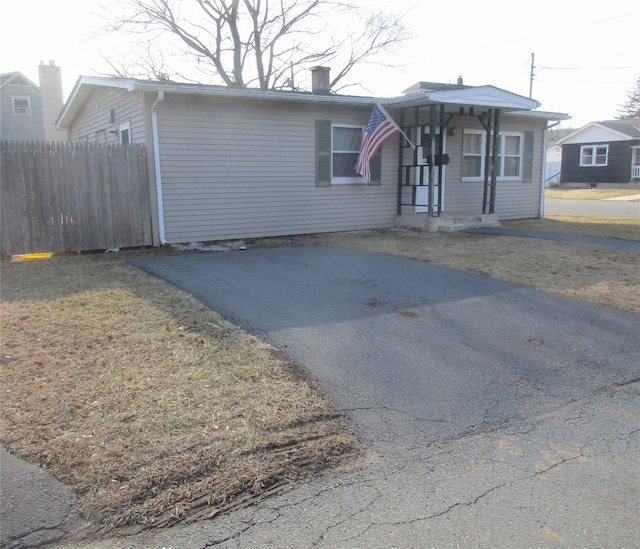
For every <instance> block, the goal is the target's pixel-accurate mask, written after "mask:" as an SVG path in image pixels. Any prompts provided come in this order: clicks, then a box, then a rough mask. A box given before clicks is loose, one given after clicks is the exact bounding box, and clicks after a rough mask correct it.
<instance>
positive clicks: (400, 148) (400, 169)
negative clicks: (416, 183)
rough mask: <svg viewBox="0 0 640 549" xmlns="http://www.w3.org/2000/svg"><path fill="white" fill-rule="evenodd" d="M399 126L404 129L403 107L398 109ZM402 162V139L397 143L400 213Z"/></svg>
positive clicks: (400, 202)
mask: <svg viewBox="0 0 640 549" xmlns="http://www.w3.org/2000/svg"><path fill="white" fill-rule="evenodd" d="M400 127H401V128H403V129H404V109H402V108H401V109H400ZM403 162H404V147H403V144H402V139H400V140H399V144H398V207H397V212H396V213H397V214H398V215H402V164H403Z"/></svg>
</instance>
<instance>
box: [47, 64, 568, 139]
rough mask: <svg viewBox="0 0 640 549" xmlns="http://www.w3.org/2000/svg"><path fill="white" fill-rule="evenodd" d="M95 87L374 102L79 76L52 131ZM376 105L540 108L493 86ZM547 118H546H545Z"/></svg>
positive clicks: (412, 96)
mask: <svg viewBox="0 0 640 549" xmlns="http://www.w3.org/2000/svg"><path fill="white" fill-rule="evenodd" d="M97 87H107V88H117V89H123V90H127V91H130V92H131V91H139V92H143V93H144V92H155V93H157V92H160V91H162V92H164V93H176V94H188V95H200V96H209V97H226V98H247V99H248V98H253V99H262V100H266V101H288V102H299V103H330V104H342V105H358V106H369V105H373V104H374V103H375V101H376V98H374V97H362V96H350V95H320V94H313V93H301V92H286V91H273V90H259V89H246V88H232V87H227V86H208V85H203V84H183V83H175V82H155V81H146V80H135V79H132V78H127V79H122V78H105V77H95V76H81V77H80V78H79V79H78V81H77V82H76V85H75V86H74V88H73V90H72V92H71V94H70V95H69V98H68V99H67V102H66V104H65V105H64V107H63V109H62V112H61V113H60V116H59V117H58V119H57V120H56V128H61V127H68V126H69V125H70V124H71V123H72V121H73V119H74V118H75V116H76V115H77V114H78V112H79V110H80V108H81V107H82V105H83V104H84V102H85V100H86V99H87V98H88V97H89V95H90V94H91V92H92V91H93V90H94V89H96V88H97ZM379 101H380V103H381V104H383V105H385V106H388V107H396V108H402V107H412V106H424V105H428V104H450V105H459V106H468V107H481V108H496V109H503V110H505V111H509V112H513V111H522V114H524V113H525V112H526V111H531V110H532V109H536V108H538V107H539V106H540V103H538V102H537V101H535V100H533V99H529V98H528V97H524V96H522V95H518V94H515V93H512V92H508V91H506V90H503V89H500V88H496V87H495V86H478V87H469V88H463V89H453V90H441V91H428V90H424V91H422V92H420V93H415V94H410V95H404V96H399V97H392V98H387V99H382V98H380V99H379ZM549 114H550V115H551V116H547V115H549ZM530 116H533V117H535V118H547V119H552V120H565V119H566V118H564V117H565V116H567V115H559V114H558V113H542V112H540V113H539V114H533V113H532V114H530Z"/></svg>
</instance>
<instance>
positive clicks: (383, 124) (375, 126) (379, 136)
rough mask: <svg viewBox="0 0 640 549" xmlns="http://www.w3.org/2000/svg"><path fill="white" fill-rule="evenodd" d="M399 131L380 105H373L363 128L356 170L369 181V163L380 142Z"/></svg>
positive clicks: (380, 144)
mask: <svg viewBox="0 0 640 549" xmlns="http://www.w3.org/2000/svg"><path fill="white" fill-rule="evenodd" d="M399 131H400V128H398V126H397V125H396V123H395V122H394V121H393V120H392V119H391V118H390V117H389V115H388V114H387V113H386V112H385V111H384V109H382V108H381V107H380V106H378V105H376V106H375V107H373V112H372V113H371V117H370V118H369V123H368V124H367V127H366V128H365V130H364V136H363V138H362V145H360V158H359V159H358V166H357V167H356V172H357V173H358V174H359V175H361V176H362V177H364V178H365V179H366V180H367V182H370V181H371V170H370V163H371V160H373V157H374V156H375V155H376V153H377V152H378V151H379V150H380V147H382V144H383V143H384V142H385V141H386V140H387V139H389V138H390V137H393V136H394V135H395V134H397V133H398V132H399Z"/></svg>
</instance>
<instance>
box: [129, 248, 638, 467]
mask: <svg viewBox="0 0 640 549" xmlns="http://www.w3.org/2000/svg"><path fill="white" fill-rule="evenodd" d="M133 264H135V265H137V266H138V267H140V268H142V269H144V270H145V271H147V272H148V273H151V274H153V275H156V276H158V277H161V278H163V279H165V280H167V281H169V282H171V283H173V284H175V285H176V286H178V287H180V288H182V289H184V290H186V291H188V292H191V293H193V294H194V295H195V296H196V297H198V298H199V299H201V300H202V301H203V302H204V303H206V304H207V305H208V306H209V307H211V308H212V309H214V310H216V311H218V312H219V313H220V314H222V315H223V316H225V317H227V318H228V319H230V320H231V321H232V322H234V323H236V324H238V325H240V326H241V327H243V328H244V329H246V330H248V331H249V332H252V333H254V334H257V335H259V336H260V337H263V338H265V339H267V340H269V341H270V342H272V343H273V344H275V345H276V346H277V347H280V348H282V349H284V350H286V352H287V353H288V354H289V355H290V356H291V357H293V358H294V359H296V360H297V361H298V362H300V363H301V364H303V365H304V366H305V367H306V368H307V369H308V370H310V371H311V373H312V375H313V376H314V377H315V378H316V379H317V380H318V381H319V382H320V384H321V385H322V387H323V388H324V389H325V390H326V391H327V392H328V393H329V394H330V395H331V397H332V398H333V399H334V401H335V402H336V403H337V405H338V406H339V407H341V408H342V409H344V410H345V411H346V414H347V416H348V418H349V419H350V420H351V422H352V425H353V426H354V429H355V431H356V432H357V433H358V434H359V435H360V436H361V437H362V438H363V439H364V440H365V441H366V443H367V444H368V445H369V447H371V448H373V449H374V450H375V451H376V452H378V453H379V454H380V455H382V456H385V455H386V456H401V455H407V453H409V454H416V453H418V454H422V453H423V452H428V449H429V447H430V445H431V444H433V443H434V441H442V440H447V439H449V440H452V439H455V438H457V437H460V436H461V435H464V434H465V433H472V432H479V431H482V430H486V429H495V428H497V427H500V426H502V425H506V424H508V423H509V422H510V421H513V420H523V419H526V418H530V417H533V416H534V415H536V414H540V413H542V412H544V411H547V410H551V409H556V408H558V407H560V406H564V405H567V404H569V403H572V402H576V401H579V400H580V399H582V398H584V397H586V396H587V395H591V394H593V393H594V392H597V391H599V390H602V389H604V388H606V387H611V386H616V385H618V386H619V385H624V384H627V383H629V382H631V381H632V380H637V379H639V378H640V353H639V343H638V326H639V323H638V317H637V316H636V315H632V314H625V313H622V312H619V311H614V310H609V309H607V308H603V307H598V306H595V305H591V304H588V303H584V302H580V301H576V300H569V299H565V298H561V297H558V296H553V295H550V294H546V293H544V292H540V291H537V290H535V289H533V288H528V287H522V286H517V285H514V284H510V283H507V282H502V281H498V280H494V279H491V278H489V277H486V276H481V275H475V274H471V273H466V272H462V271H456V270H452V269H447V268H444V267H439V266H435V265H431V264H429V263H424V262H419V261H414V260H410V259H403V258H398V257H392V256H388V255H383V254H371V253H365V252H359V251H353V250H346V249H338V248H331V247H322V246H308V247H291V248H277V249H257V250H248V251H234V252H228V253H202V254H190V255H177V256H170V257H157V258H145V259H139V260H135V261H133Z"/></svg>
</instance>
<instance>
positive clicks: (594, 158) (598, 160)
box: [580, 145, 609, 167]
mask: <svg viewBox="0 0 640 549" xmlns="http://www.w3.org/2000/svg"><path fill="white" fill-rule="evenodd" d="M608 161H609V145H582V146H581V147H580V166H584V167H590V166H606V165H607V162H608Z"/></svg>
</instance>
